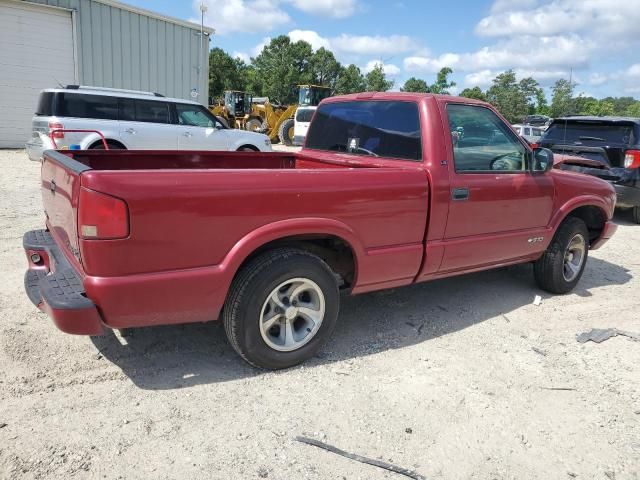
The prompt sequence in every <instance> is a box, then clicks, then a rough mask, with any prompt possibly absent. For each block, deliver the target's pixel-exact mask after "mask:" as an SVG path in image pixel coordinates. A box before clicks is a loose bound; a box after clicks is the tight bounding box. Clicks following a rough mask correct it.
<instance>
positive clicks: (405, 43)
mask: <svg viewBox="0 0 640 480" xmlns="http://www.w3.org/2000/svg"><path fill="white" fill-rule="evenodd" d="M331 47H332V48H333V49H335V50H337V51H340V52H344V53H353V54H357V55H376V54H377V55H393V54H397V53H402V52H407V51H410V50H413V49H415V48H417V44H416V43H415V42H414V41H413V40H412V39H411V37H408V36H406V35H390V36H386V37H385V36H381V35H376V36H369V35H347V34H344V33H343V34H342V35H340V36H339V37H334V38H332V39H331Z"/></svg>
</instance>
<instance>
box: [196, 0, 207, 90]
mask: <svg viewBox="0 0 640 480" xmlns="http://www.w3.org/2000/svg"><path fill="white" fill-rule="evenodd" d="M206 12H207V5H206V4H205V3H204V2H200V43H199V44H198V90H200V86H201V85H202V84H203V83H206V82H203V81H202V71H203V70H204V69H203V61H202V49H203V44H204V14H205V13H206ZM198 93H200V92H198Z"/></svg>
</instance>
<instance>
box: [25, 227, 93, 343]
mask: <svg viewBox="0 0 640 480" xmlns="http://www.w3.org/2000/svg"><path fill="white" fill-rule="evenodd" d="M22 244H23V247H24V250H25V253H26V255H27V260H28V262H29V268H28V270H27V271H26V272H25V275H24V287H25V290H26V292H27V296H28V297H29V300H31V302H32V303H33V304H34V305H36V306H37V307H38V308H39V309H40V310H42V311H43V312H45V313H47V315H49V316H50V317H51V319H52V320H53V323H54V324H55V325H56V326H57V327H58V328H59V329H60V330H62V331H63V332H65V333H72V334H76V335H101V334H103V333H104V325H103V323H102V319H101V317H100V314H99V312H98V309H97V308H96V305H95V304H94V303H93V302H92V301H91V300H90V299H89V298H87V296H86V294H85V291H84V287H83V284H82V278H81V276H80V275H79V273H78V272H77V271H76V270H75V269H74V268H73V266H72V265H71V264H70V263H69V261H68V260H67V259H66V257H65V256H64V254H63V253H62V252H61V251H60V249H59V248H58V247H57V245H56V243H55V241H54V240H53V237H52V236H51V234H50V233H49V232H48V231H46V230H32V231H30V232H27V233H25V234H24V237H23V238H22ZM36 256H37V257H36ZM38 257H39V259H38ZM34 260H35V261H34Z"/></svg>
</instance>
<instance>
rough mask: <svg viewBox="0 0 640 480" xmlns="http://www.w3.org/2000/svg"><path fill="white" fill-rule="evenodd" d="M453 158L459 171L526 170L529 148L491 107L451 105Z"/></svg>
mask: <svg viewBox="0 0 640 480" xmlns="http://www.w3.org/2000/svg"><path fill="white" fill-rule="evenodd" d="M447 114H448V116H449V126H450V131H451V140H452V143H453V157H454V158H453V160H454V164H455V169H456V172H458V173H481V172H489V173H491V172H514V173H516V172H523V171H525V170H526V168H527V165H526V149H525V147H524V146H523V145H522V143H520V141H519V140H518V138H517V137H516V136H515V135H514V134H513V132H512V131H511V129H510V128H508V127H507V125H505V124H504V123H503V121H502V120H501V119H500V118H499V117H498V116H497V115H496V114H495V113H493V112H492V111H491V110H490V109H488V108H486V107H481V106H475V105H462V104H455V103H454V104H449V105H447Z"/></svg>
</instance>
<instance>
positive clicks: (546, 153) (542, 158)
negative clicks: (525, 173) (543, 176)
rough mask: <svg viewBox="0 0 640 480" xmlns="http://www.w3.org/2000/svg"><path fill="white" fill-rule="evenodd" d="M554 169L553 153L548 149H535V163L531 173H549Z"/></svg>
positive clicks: (532, 165)
mask: <svg viewBox="0 0 640 480" xmlns="http://www.w3.org/2000/svg"><path fill="white" fill-rule="evenodd" d="M552 168H553V152H552V151H551V150H549V149H548V148H534V149H533V161H532V162H531V171H532V172H533V173H536V172H542V173H544V172H548V171H549V170H551V169H552Z"/></svg>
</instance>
